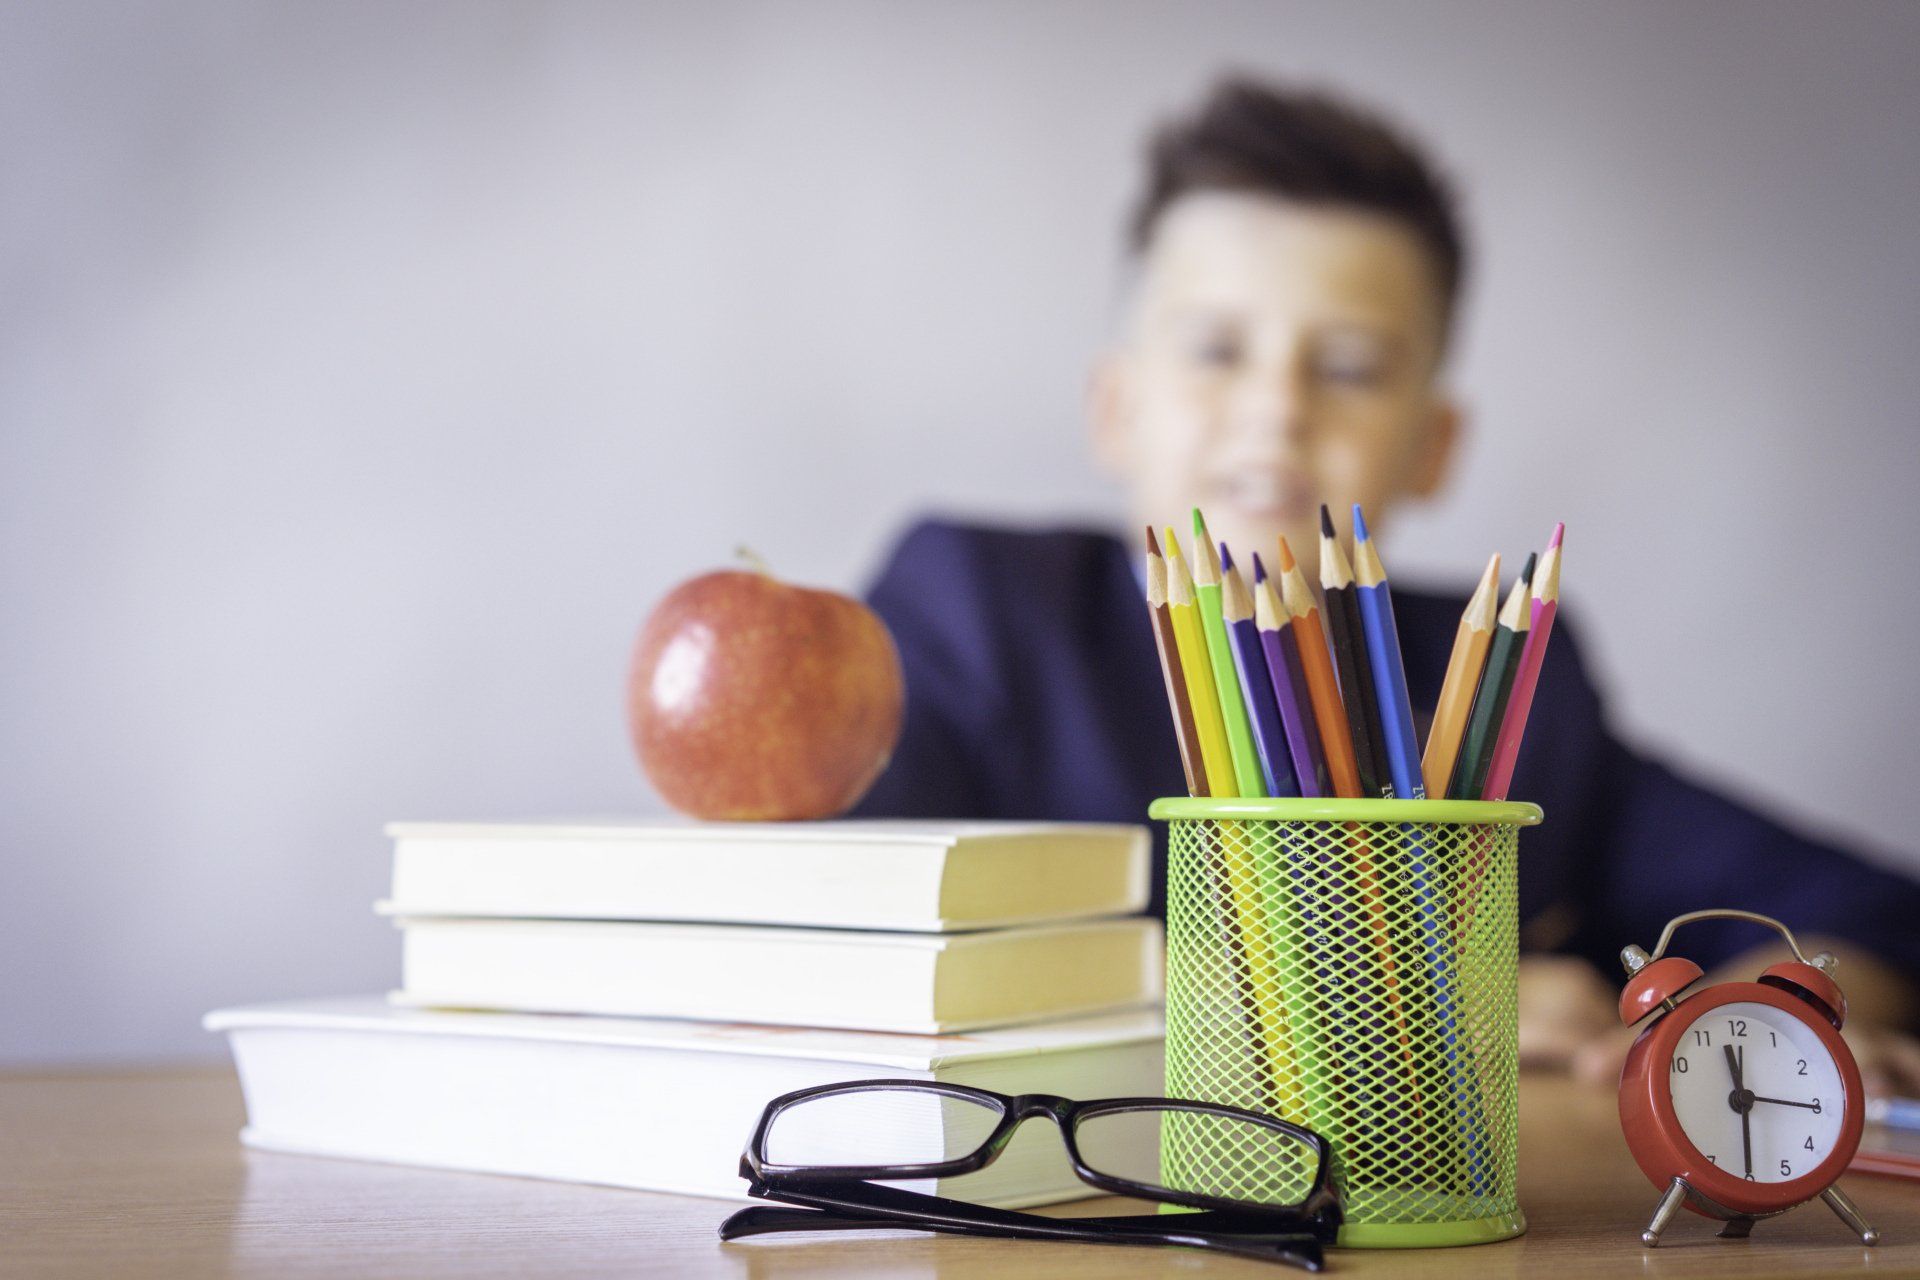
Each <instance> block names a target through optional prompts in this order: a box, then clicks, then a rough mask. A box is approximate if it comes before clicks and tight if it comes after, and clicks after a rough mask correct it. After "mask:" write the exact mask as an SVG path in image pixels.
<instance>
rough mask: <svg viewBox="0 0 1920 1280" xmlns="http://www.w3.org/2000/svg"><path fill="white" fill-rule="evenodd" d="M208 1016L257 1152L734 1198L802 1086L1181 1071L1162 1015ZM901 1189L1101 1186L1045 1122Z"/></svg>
mask: <svg viewBox="0 0 1920 1280" xmlns="http://www.w3.org/2000/svg"><path fill="white" fill-rule="evenodd" d="M205 1026H206V1027H207V1029H208V1030H210V1031H216V1032H224V1033H225V1034H226V1036H227V1037H228V1040H229V1042H230V1044H231V1046H232V1049H233V1056H234V1062H235V1064H236V1065H237V1067H238V1069H239V1073H240V1083H241V1087H242V1089H243V1091H244V1092H245V1094H246V1102H247V1127H246V1128H245V1129H244V1130H243V1131H242V1132H241V1139H242V1141H244V1142H245V1143H246V1144H247V1145H248V1146H250V1147H255V1148H258V1149H261V1150H266V1151H287V1152H295V1153H299V1154H304V1155H322V1156H342V1157H348V1158H352V1159H361V1160H378V1161H384V1162H388V1163H394V1164H410V1165H427V1166H432V1167H436V1168H444V1169H464V1170H468V1171H472V1172H479V1173H503V1174H517V1175H521V1176H524V1177H533V1178H553V1179H559V1180H561V1181H567V1182H590V1183H600V1184H604V1185H607V1186H616V1187H632V1188H638V1189H642V1190H649V1191H675V1192H683V1193H686V1194H689V1195H701V1196H719V1197H724V1198H729V1199H743V1198H745V1195H746V1183H745V1182H744V1181H742V1180H741V1178H740V1177H739V1163H740V1156H741V1153H742V1151H743V1150H744V1149H745V1147H746V1143H747V1138H748V1137H749V1135H750V1134H751V1133H752V1131H753V1127H754V1124H755V1123H756V1122H757V1121H758V1120H759V1118H760V1113H761V1110H762V1108H763V1107H764V1106H765V1105H766V1103H767V1102H768V1101H769V1100H771V1099H773V1098H775V1097H778V1096H779V1095H781V1094H783V1093H788V1092H791V1091H792V1090H795V1089H802V1088H807V1087H810V1086H813V1085H821V1084H831V1083H836V1082H839V1081H845V1080H857V1079H868V1078H876V1077H879V1078H889V1079H911V1080H939V1081H946V1082H949V1083H955V1084H966V1085H974V1086H977V1087H981V1088H987V1089H993V1090H996V1091H998V1092H1001V1093H1056V1094H1063V1095H1065V1096H1067V1097H1073V1098H1096V1097H1114V1096H1141V1095H1145V1096H1152V1097H1158V1096H1160V1094H1161V1092H1162V1083H1163V1082H1162V1070H1163V1068H1162V1027H1161V1020H1160V1015H1159V1012H1158V1011H1157V1010H1138V1011H1133V1012H1129V1013H1123V1014H1109V1015H1103V1016H1100V1017H1093V1018H1080V1019H1073V1020H1069V1021H1062V1022H1053V1023H1047V1024H1045V1025H1040V1026H1032V1027H1021V1028H1011V1029H1005V1030H1000V1031H985V1032H977V1033H974V1034H970V1035H963V1036H898V1035H882V1034H875V1033H869V1032H856V1031H822V1030H803V1029H785V1028H769V1027H754V1026H740V1025H729V1024H717V1023H702V1022H676V1021H669V1020H651V1019H649V1020H640V1019H610V1018H578V1017H553V1016H539V1015H532V1014H488V1013H445V1012H428V1011H421V1010H412V1009H396V1008H393V1007H391V1006H390V1005H388V1004H387V1002H386V1001H384V1000H382V999H380V998H379V997H377V996H367V997H360V998H351V999H339V1000H300V1001H287V1002H284V1003H278V1004H265V1005H253V1006H249V1007H245V1008H237V1009H221V1010H217V1011H215V1012H213V1013H210V1014H208V1015H207V1016H206V1019H205ZM958 1140H959V1139H958V1138H957V1137H936V1141H944V1142H947V1143H949V1144H951V1143H953V1142H956V1141H958ZM961 1154H964V1153H963V1152H961V1151H958V1150H947V1151H946V1152H945V1154H944V1156H943V1157H942V1158H953V1157H956V1156H958V1155H961ZM1152 1154H1153V1153H1152V1152H1150V1151H1143V1152H1141V1153H1138V1158H1140V1159H1151V1157H1152ZM899 1185H901V1186H905V1187H908V1188H911V1189H913V1190H920V1191H929V1192H934V1193H936V1194H941V1195H954V1196H958V1197H961V1198H964V1199H968V1200H972V1201H975V1202H977V1203H983V1204H999V1205H1008V1206H1015V1205H1034V1204H1047V1203H1052V1202H1056V1201H1061V1200H1072V1199H1078V1198H1080V1197H1081V1196H1084V1195H1089V1194H1094V1193H1093V1192H1091V1191H1090V1190H1089V1189H1088V1188H1087V1187H1086V1186H1085V1185H1084V1184H1082V1183H1081V1182H1080V1181H1079V1180H1078V1179H1077V1178H1075V1177H1074V1175H1073V1172H1072V1170H1071V1169H1070V1168H1069V1167H1068V1165H1067V1162H1066V1159H1065V1156H1064V1154H1063V1153H1062V1148H1061V1143H1060V1135H1059V1134H1058V1132H1057V1131H1055V1130H1054V1129H1053V1127H1052V1126H1051V1125H1049V1124H1046V1123H1044V1122H1041V1121H1031V1122H1029V1123H1027V1124H1026V1125H1024V1126H1022V1128H1021V1130H1020V1132H1019V1133H1018V1134H1017V1135H1016V1136H1015V1138H1014V1140H1013V1142H1012V1143H1011V1144H1009V1146H1008V1148H1007V1150H1006V1151H1005V1153H1003V1154H1002V1156H1001V1157H1000V1159H999V1160H997V1161H995V1162H994V1163H993V1164H992V1165H990V1166H988V1167H987V1168H986V1169H984V1170H982V1171H981V1172H979V1173H976V1174H970V1175H967V1176H966V1177H964V1178H959V1179H945V1180H940V1181H938V1182H935V1181H934V1180H931V1179H927V1180H922V1181H919V1182H910V1183H901V1184H899Z"/></svg>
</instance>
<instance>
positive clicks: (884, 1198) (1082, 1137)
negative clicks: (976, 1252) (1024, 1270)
mask: <svg viewBox="0 0 1920 1280" xmlns="http://www.w3.org/2000/svg"><path fill="white" fill-rule="evenodd" d="M1034 1116H1045V1117H1047V1118H1048V1119H1050V1120H1052V1121H1053V1123H1054V1125H1055V1127H1056V1128H1057V1129H1058V1131H1059V1134H1060V1137H1061V1140H1062V1142H1063V1143H1064V1144H1065V1147H1066V1154H1067V1160H1068V1162H1069V1163H1070V1164H1071V1165H1072V1167H1073V1171H1074V1173H1075V1175H1077V1176H1078V1177H1079V1179H1080V1180H1081V1181H1082V1182H1084V1183H1086V1184H1087V1185H1088V1186H1090V1187H1094V1188H1097V1189H1098V1190H1101V1191H1106V1192H1110V1193H1112V1194H1114V1195H1122V1196H1132V1197H1134V1198H1136V1199H1141V1200H1154V1201H1158V1202H1160V1203H1161V1204H1168V1205H1177V1206H1180V1207H1181V1208H1185V1209H1189V1210H1193V1211H1194V1212H1189V1213H1179V1214H1167V1213H1160V1214H1144V1215H1134V1216H1125V1217H1109V1218H1050V1217H1044V1216H1042V1215H1040V1214H1034V1213H1023V1212H1020V1211H1019V1210H1016V1209H997V1208H989V1207H988V1206H985V1205H979V1204H972V1203H968V1202H967V1201H963V1200H953V1199H949V1198H947V1197H944V1196H939V1195H934V1194H931V1193H929V1192H923V1191H914V1190H908V1189H906V1188H902V1187H889V1186H878V1185H875V1184H876V1183H884V1182H904V1181H919V1180H926V1181H929V1182H931V1181H933V1180H936V1179H942V1178H954V1177H959V1176H961V1175H963V1174H974V1173H981V1171H982V1170H985V1169H986V1168H987V1167H988V1166H989V1165H992V1164H994V1162H995V1161H996V1160H998V1159H999V1158H1000V1156H1001V1154H1002V1153H1003V1152H1005V1151H1006V1150H1007V1148H1008V1144H1009V1143H1011V1142H1012V1141H1013V1139H1014V1133H1015V1131H1016V1130H1017V1129H1018V1128H1019V1127H1020V1125H1021V1123H1022V1122H1023V1121H1025V1120H1027V1119H1030V1118H1032V1117H1034ZM1329 1164H1330V1161H1329V1158H1328V1148H1327V1142H1326V1139H1324V1138H1322V1137H1321V1136H1320V1135H1319V1134H1316V1133H1314V1132H1312V1131H1311V1130H1308V1129H1303V1128H1301V1127H1300V1126H1299V1125H1296V1124H1291V1123H1289V1122H1288V1121H1285V1120H1282V1119H1280V1118H1279V1117H1277V1116H1269V1115H1262V1114H1260V1113H1259V1112H1255V1111H1244V1110H1241V1109H1240V1108H1238V1107H1228V1106H1219V1105H1216V1104H1214V1103H1208V1102H1188V1101H1183V1100H1181V1099H1177V1098H1103V1099H1099V1100H1097V1101H1089V1102H1075V1101H1072V1100H1071V1099H1068V1098H1061V1097H1056V1096H1055V1095H1053V1094H1047V1093H1027V1094H1021V1095H1019V1096H1017V1097H1015V1096H1010V1095H1008V1094H1004V1093H995V1092H993V1091H992V1090H989V1089H974V1088H969V1087H966V1086H963V1085H951V1084H938V1083H932V1082H928V1081H921V1080H858V1081H850V1082H848V1083H845V1084H832V1085H823V1086H820V1087H818V1088H813V1089H801V1090H799V1091H797V1092H795V1093H789V1094H784V1095H782V1096H781V1097H778V1098H775V1099H774V1100H773V1101H772V1102H769V1103H768V1104H767V1107H766V1110H765V1111H764V1112H762V1113H761V1116H760V1123H759V1125H758V1126H756V1127H755V1129H754V1131H753V1137H752V1138H751V1139H750V1140H749V1141H748V1143H747V1150H746V1154H745V1155H744V1156H742V1157H741V1160H740V1176H741V1177H743V1178H745V1179H747V1182H748V1188H747V1194H749V1195H751V1196H754V1197H757V1198H760V1199H766V1200H779V1201H782V1202H784V1203H786V1204H791V1205H798V1206H802V1207H801V1208H798V1209H785V1208H773V1207H761V1206H755V1207H753V1208H749V1209H742V1210H740V1211H739V1212H738V1213H735V1214H734V1215H733V1216H732V1217H730V1218H728V1219H727V1220H726V1221H725V1222H724V1223H722V1224H721V1226H720V1238H721V1239H722V1240H736V1239H739V1238H740V1237H742V1236H750V1235H762V1234H766V1233H769V1232H782V1231H861V1230H891V1231H898V1230H901V1229H902V1228H907V1229H912V1230H919V1231H937V1232H944V1233H949V1234H953V1235H973V1236H1002V1237H1024V1238H1031V1239H1041V1240H1075V1241H1085V1242H1089V1243H1102V1244H1161V1245H1186V1246H1190V1247H1193V1248H1198V1249H1211V1250H1214V1251H1217V1252H1221V1253H1232V1254H1237V1255H1240V1256H1243V1257H1250V1258H1259V1259H1263V1260H1267V1261H1276V1262H1289V1263H1292V1264H1294V1265H1296V1266H1301V1267H1305V1268H1306V1269H1307V1270H1309V1271H1318V1270H1320V1268H1321V1266H1322V1248H1323V1246H1325V1245H1329V1244H1332V1243H1333V1241H1334V1237H1335V1236H1336V1234H1337V1233H1338V1231H1339V1228H1340V1224H1341V1221H1342V1213H1341V1205H1340V1194H1339V1191H1338V1190H1337V1188H1336V1187H1335V1186H1334V1184H1333V1179H1332V1173H1331V1171H1330V1168H1329ZM1056 1167H1057V1166H1056ZM1049 1172H1050V1170H1049V1169H1047V1168H1046V1165H1045V1157H1044V1154H1043V1153H1042V1152H1040V1151H1036V1149H1035V1147H1034V1146H1033V1145H1032V1144H1026V1143H1023V1144H1022V1145H1021V1147H1020V1148H1016V1150H1015V1153H1014V1158H1012V1159H1009V1160H1008V1161H1007V1162H1006V1164H1005V1165H1003V1166H1001V1167H1000V1168H999V1169H996V1170H995V1171H994V1172H993V1173H992V1174H985V1175H983V1179H987V1178H991V1179H994V1180H995V1182H996V1183H997V1185H994V1186H992V1187H991V1190H992V1192H993V1193H994V1194H996V1195H997V1196H999V1197H1001V1198H1004V1199H1018V1198H1019V1197H1020V1196H1021V1195H1023V1194H1029V1193H1032V1192H1037V1191H1039V1190H1040V1189H1041V1188H1042V1185H1043V1179H1044V1180H1047V1181H1050V1179H1045V1175H1046V1174H1047V1173H1049ZM988 1190H989V1188H988V1187H984V1186H983V1187H982V1189H981V1191H982V1194H983V1195H984V1194H986V1193H987V1192H988Z"/></svg>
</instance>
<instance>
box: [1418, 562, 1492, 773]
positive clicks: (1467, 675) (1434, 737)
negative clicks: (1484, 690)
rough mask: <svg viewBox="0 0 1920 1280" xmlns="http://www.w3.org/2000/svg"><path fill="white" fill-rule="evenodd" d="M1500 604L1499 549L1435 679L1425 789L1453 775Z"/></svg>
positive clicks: (1422, 759) (1425, 757) (1424, 758)
mask: <svg viewBox="0 0 1920 1280" xmlns="http://www.w3.org/2000/svg"><path fill="white" fill-rule="evenodd" d="M1499 609H1500V553H1499V552H1497V551H1496V552H1494V553H1493V558H1492V559H1491V560H1488V561H1487V569H1486V572H1485V573H1482V574H1481V575H1480V585H1479V586H1477V587H1475V588H1474V591H1473V598H1472V599H1471V600H1468V601H1467V608H1466V611H1465V612H1464V613H1462V614H1461V615H1460V627H1459V629H1458V630H1457V631H1456V632H1454V637H1453V654H1452V655H1451V656H1450V657H1449V658H1448V659H1447V675H1446V678H1445V679H1444V680H1442V681H1441V682H1440V701H1439V703H1438V704H1437V705H1436V706H1435V707H1434V712H1433V727H1432V728H1431V729H1429V730H1427V750H1426V753H1425V754H1424V755H1422V756H1421V757H1420V773H1421V775H1422V776H1423V777H1424V778H1425V779H1426V782H1427V794H1428V795H1430V796H1444V795H1445V794H1447V783H1448V782H1450V781H1452V779H1453V763H1454V761H1455V760H1457V759H1459V757H1460V740H1461V739H1462V738H1463V737H1464V736H1465V735H1466V732H1467V713H1468V712H1470V711H1472V710H1473V691H1474V690H1475V689H1476V688H1478V687H1479V685H1480V673H1481V672H1482V671H1483V670H1485V669H1486V665H1487V648H1488V646H1489V645H1491V644H1492V643H1493V624H1494V615H1495V614H1496V613H1498V612H1499Z"/></svg>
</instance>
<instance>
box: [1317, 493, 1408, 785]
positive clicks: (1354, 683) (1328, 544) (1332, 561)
mask: <svg viewBox="0 0 1920 1280" xmlns="http://www.w3.org/2000/svg"><path fill="white" fill-rule="evenodd" d="M1320 589H1321V592H1322V593H1323V594H1324V595H1325V596H1326V598H1327V631H1328V633H1329V634H1330V635H1331V636H1332V637H1333V657H1334V661H1335V663H1336V664H1337V665H1338V668H1339V671H1340V700H1341V702H1342V703H1344V704H1345V705H1346V709H1347V727H1348V728H1350V729H1351V730H1352V731H1353V759H1354V768H1355V769H1356V770H1357V771H1358V773H1359V775H1360V787H1361V790H1362V792H1363V793H1364V794H1365V795H1366V796H1368V797H1373V796H1380V795H1392V794H1393V790H1392V782H1391V780H1390V779H1389V778H1388V777H1387V770H1386V765H1385V762H1384V761H1383V759H1382V758H1381V755H1380V745H1379V739H1380V731H1379V720H1380V709H1379V704H1378V702H1377V701H1376V700H1375V698H1374V693H1373V673H1372V671H1371V670H1370V669H1369V663H1368V661H1367V637H1366V632H1365V631H1364V630H1363V629H1362V627H1361V625H1360V609H1359V605H1358V603H1357V602H1356V601H1355V600H1354V590H1355V588H1354V585H1353V566H1351V565H1349V564H1348V563H1347V557H1346V554H1345V553H1344V552H1342V551H1341V550H1340V541H1339V539H1337V538H1335V537H1334V536H1333V517H1332V516H1330V515H1328V514H1327V508H1326V504H1324V503H1322V504H1321V506H1320Z"/></svg>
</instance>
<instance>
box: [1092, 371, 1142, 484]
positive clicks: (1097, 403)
mask: <svg viewBox="0 0 1920 1280" xmlns="http://www.w3.org/2000/svg"><path fill="white" fill-rule="evenodd" d="M1086 407H1087V441H1088V443H1089V444H1090V445H1091V446H1092V447H1093V459H1094V462H1095V463H1096V464H1097V465H1098V466H1099V467H1100V469H1101V470H1103V471H1105V472H1107V473H1108V474H1109V475H1114V476H1124V475H1125V474H1126V473H1127V460H1128V455H1129V453H1130V452H1131V444H1132V431H1131V430H1130V427H1131V421H1130V419H1131V417H1132V413H1131V409H1130V404H1129V392H1128V387H1127V367H1126V358H1125V357H1124V356H1122V355H1121V354H1120V353H1119V352H1116V351H1109V352H1107V353H1106V354H1105V355H1102V356H1101V357H1100V358H1099V360H1098V361H1096V362H1095V363H1094V366H1093V371H1092V372H1091V373H1090V374H1089V375H1088V376H1087V406H1086Z"/></svg>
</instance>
